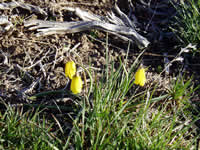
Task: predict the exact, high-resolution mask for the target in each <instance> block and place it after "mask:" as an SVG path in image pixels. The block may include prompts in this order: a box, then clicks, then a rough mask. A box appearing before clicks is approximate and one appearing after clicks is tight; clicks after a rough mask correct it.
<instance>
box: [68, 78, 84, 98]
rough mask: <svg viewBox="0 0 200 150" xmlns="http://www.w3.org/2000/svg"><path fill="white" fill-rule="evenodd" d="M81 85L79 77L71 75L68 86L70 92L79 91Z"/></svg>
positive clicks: (76, 92)
mask: <svg viewBox="0 0 200 150" xmlns="http://www.w3.org/2000/svg"><path fill="white" fill-rule="evenodd" d="M82 87H83V81H82V80H81V77H80V76H79V75H75V76H73V78H72V82H71V86H70V89H71V91H72V93H74V94H78V93H81V91H82Z"/></svg>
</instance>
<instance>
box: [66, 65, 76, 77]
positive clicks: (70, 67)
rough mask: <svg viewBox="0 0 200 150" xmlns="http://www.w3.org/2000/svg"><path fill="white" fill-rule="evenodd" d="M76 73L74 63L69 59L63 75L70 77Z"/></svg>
mask: <svg viewBox="0 0 200 150" xmlns="http://www.w3.org/2000/svg"><path fill="white" fill-rule="evenodd" d="M75 74H76V64H75V63H74V62H73V61H69V62H67V63H66V65H65V75H66V77H69V78H70V79H72V78H73V76H74V75H75Z"/></svg>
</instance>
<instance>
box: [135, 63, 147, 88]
mask: <svg viewBox="0 0 200 150" xmlns="http://www.w3.org/2000/svg"><path fill="white" fill-rule="evenodd" d="M145 82H146V76H145V69H144V68H143V67H141V68H139V69H138V70H137V72H136V73H135V81H134V83H135V84H136V85H140V86H144V84H145Z"/></svg>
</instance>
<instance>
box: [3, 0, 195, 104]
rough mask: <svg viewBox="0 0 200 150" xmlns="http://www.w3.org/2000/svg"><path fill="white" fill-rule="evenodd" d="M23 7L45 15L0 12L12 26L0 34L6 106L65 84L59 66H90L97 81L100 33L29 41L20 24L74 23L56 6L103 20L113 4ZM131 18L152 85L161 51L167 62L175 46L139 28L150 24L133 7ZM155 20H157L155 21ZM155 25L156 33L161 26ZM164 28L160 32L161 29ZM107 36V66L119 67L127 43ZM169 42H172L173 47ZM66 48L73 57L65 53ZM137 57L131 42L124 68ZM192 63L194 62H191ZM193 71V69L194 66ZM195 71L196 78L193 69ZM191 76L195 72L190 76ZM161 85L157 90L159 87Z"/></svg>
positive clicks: (101, 61) (73, 0)
mask: <svg viewBox="0 0 200 150" xmlns="http://www.w3.org/2000/svg"><path fill="white" fill-rule="evenodd" d="M6 2H8V1H6ZM134 2H135V1H134ZM158 2H159V1H158ZM27 3H29V4H32V5H35V6H39V7H40V8H42V9H44V10H45V11H46V12H47V13H48V16H43V15H41V14H36V13H33V12H29V11H27V10H25V9H22V8H14V9H13V10H0V15H6V16H8V17H9V19H10V20H11V21H12V23H13V24H14V29H13V30H11V31H7V32H2V33H1V32H0V50H1V52H0V97H2V98H3V99H4V100H6V101H7V102H11V103H24V102H25V101H26V100H27V96H30V95H33V94H36V93H39V92H42V91H50V90H58V89H62V88H64V87H65V86H66V85H68V84H67V83H68V79H67V78H66V77H65V74H64V65H65V63H66V62H67V61H69V60H74V61H75V62H76V63H77V64H83V65H84V66H86V67H87V66H89V65H91V66H92V67H93V68H92V72H93V75H94V74H97V76H100V73H101V72H102V71H103V70H104V68H105V64H106V60H105V58H106V57H105V55H106V54H105V52H106V37H107V34H106V33H104V32H101V31H96V30H92V31H87V32H81V33H75V34H66V35H51V36H46V37H40V38H38V37H36V36H35V31H29V30H28V29H27V28H25V27H24V25H23V19H27V18H28V19H30V18H37V19H42V20H55V21H76V20H79V18H78V17H76V16H75V15H74V14H72V13H69V12H66V11H61V6H63V7H67V6H73V7H79V8H82V9H84V10H87V11H89V12H92V13H94V14H97V15H102V16H105V15H106V14H107V12H108V11H110V10H111V9H112V7H113V3H114V2H113V1H112V0H90V1H88V0H85V1H83V0H68V1H67V2H66V0H57V1H56V2H55V0H45V1H42V0H30V1H28V2H27ZM60 3H63V5H59V6H58V5H56V4H60ZM154 3H155V2H153V4H154ZM153 4H152V5H153ZM154 5H155V4H154ZM119 6H120V8H121V10H122V11H124V12H125V13H127V12H128V7H127V5H126V3H124V2H123V1H119ZM136 6H137V5H136ZM139 12H140V13H139ZM135 15H136V16H137V17H138V18H137V19H138V20H139V22H140V23H141V25H140V27H141V29H140V30H139V32H140V33H141V34H143V36H145V37H147V38H148V39H149V41H150V42H151V45H150V46H149V47H148V49H147V51H146V53H145V54H144V57H143V63H144V65H145V66H150V67H149V73H148V74H147V77H148V80H149V82H151V80H153V79H152V77H153V76H157V75H156V69H157V66H158V65H161V66H162V67H163V65H164V63H163V58H164V57H163V52H165V51H166V52H168V54H170V55H172V57H171V58H170V57H169V59H172V58H173V56H175V55H176V52H173V50H174V49H173V47H174V45H175V44H174V43H175V42H176V41H175V39H173V38H174V37H173V36H172V37H167V36H163V35H164V32H165V31H163V33H162V36H161V33H160V32H157V31H156V30H154V29H153V28H152V27H149V28H148V29H145V27H147V26H146V25H147V23H148V22H149V21H150V20H151V19H152V15H151V14H148V13H145V12H142V11H140V9H139V7H136V9H135ZM158 18H159V17H154V18H153V19H154V21H157V20H158ZM160 19H161V20H162V18H161V17H160ZM163 20H164V19H163ZM145 23H146V24H145ZM143 24H144V25H143ZM142 26H143V28H142ZM158 26H159V27H160V28H162V27H163V26H164V23H163V24H159V25H158ZM165 28H166V27H163V29H165ZM145 30H146V31H145ZM144 31H145V32H144ZM108 37H109V44H110V45H109V46H108V47H109V59H110V61H111V62H112V61H114V62H116V63H119V56H120V57H121V59H122V60H123V58H124V57H125V55H126V52H127V49H128V43H125V42H121V41H119V40H116V38H115V37H114V36H112V35H108ZM170 40H171V41H173V40H174V42H171V41H170ZM73 48H74V49H73ZM72 49H73V52H70V50H72ZM140 52H141V51H140V50H139V49H138V48H137V46H136V45H135V44H134V43H133V44H131V47H130V54H129V57H128V64H129V65H130V64H132V63H133V61H134V60H135V58H136V57H137V56H138V54H139V53H140ZM196 62H198V61H197V60H196ZM174 65H175V66H174V68H175V69H174V72H178V69H176V67H177V66H179V65H180V64H179V63H177V64H174ZM191 66H192V65H191ZM192 67H193V66H192ZM194 67H196V66H195V65H194ZM189 69H191V68H189ZM192 71H193V70H192ZM189 72H190V73H191V70H189ZM196 72H197V73H196V74H198V72H199V69H198V68H197V69H196ZM193 73H195V72H194V71H193ZM198 78H199V76H198V77H197V79H198ZM164 81H168V80H166V78H164V77H163V78H160V83H164ZM165 84H166V83H164V84H163V85H162V86H165ZM67 89H69V86H67Z"/></svg>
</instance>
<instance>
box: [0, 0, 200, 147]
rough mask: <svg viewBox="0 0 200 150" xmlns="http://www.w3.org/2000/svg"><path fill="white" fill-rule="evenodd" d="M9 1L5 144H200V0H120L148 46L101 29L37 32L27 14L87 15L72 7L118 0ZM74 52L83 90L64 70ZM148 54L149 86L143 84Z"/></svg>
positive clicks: (1, 35)
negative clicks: (186, 0) (76, 91)
mask: <svg viewBox="0 0 200 150" xmlns="http://www.w3.org/2000/svg"><path fill="white" fill-rule="evenodd" d="M3 2H4V4H3ZM9 2H10V1H5V0H4V1H1V3H0V16H1V17H2V16H3V17H6V19H5V18H3V19H2V18H1V19H2V20H1V23H0V25H1V26H0V27H1V28H0V100H1V105H0V107H1V111H0V112H1V113H0V120H1V121H0V130H1V132H0V142H1V147H0V148H1V149H198V148H199V127H200V124H199V99H200V97H199V85H200V83H199V79H200V76H199V71H200V70H199V45H198V42H199V38H198V34H195V33H198V21H197V20H198V17H199V13H198V11H199V7H198V6H199V3H198V2H197V3H196V2H194V1H192V2H191V3H183V2H182V3H178V2H177V1H166V0H157V1H148V0H146V1H140V0H136V1H126V2H125V1H117V5H118V6H119V9H120V10H121V11H122V12H123V13H124V14H126V15H127V16H128V17H130V19H131V21H133V24H134V25H135V30H136V31H137V33H138V34H140V35H141V36H143V37H144V38H146V39H147V40H148V41H149V43H150V44H149V45H148V46H146V47H143V48H141V47H140V46H139V45H138V42H134V41H132V42H127V41H125V40H123V38H122V39H120V38H119V36H118V35H113V33H110V32H104V31H101V30H98V29H93V30H87V31H83V32H78V33H72V34H71V33H70V34H53V35H47V36H41V37H37V36H36V35H37V34H38V30H34V29H33V30H30V28H31V27H28V26H26V24H25V21H26V20H34V19H40V20H43V21H55V22H57V21H59V22H63V21H80V18H79V17H77V16H76V15H75V14H74V13H73V12H70V11H68V10H69V8H70V9H71V7H74V8H81V9H83V10H85V11H87V12H90V13H92V14H96V15H100V16H106V15H107V13H108V12H111V10H113V7H114V4H115V2H114V1H110V0H102V1H100V0H97V1H82V0H77V1H67V2H66V1H62V0H58V1H56V2H55V1H50V0H47V1H40V0H31V1H29V2H26V3H22V4H31V5H19V4H21V3H17V4H15V5H16V7H14V8H12V9H11V6H9V9H5V7H6V6H7V5H6V4H8V3H9ZM17 2H20V1H17ZM1 4H3V5H1ZM34 6H36V7H34ZM64 8H67V9H64ZM115 11H116V10H115ZM115 11H113V12H115ZM187 12H189V13H187ZM191 16H193V17H191ZM131 17H132V18H131ZM4 20H8V22H6V23H2V22H3V21H4ZM188 20H189V21H188ZM195 21H197V22H195ZM32 27H33V26H32ZM72 60H73V61H74V62H75V64H76V67H77V72H78V73H79V75H80V77H81V78H82V81H83V89H82V91H81V93H79V94H73V93H72V92H71V91H70V84H71V79H69V78H68V77H67V76H66V74H65V64H66V63H67V62H69V61H72ZM141 64H142V65H143V68H144V69H145V76H146V82H145V84H144V86H143V84H139V85H136V84H135V83H137V82H135V78H136V76H135V73H136V72H137V70H138V68H140V67H141Z"/></svg>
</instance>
